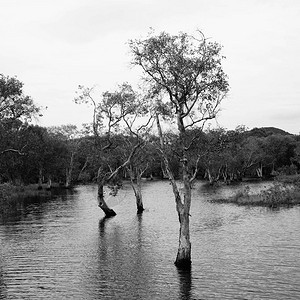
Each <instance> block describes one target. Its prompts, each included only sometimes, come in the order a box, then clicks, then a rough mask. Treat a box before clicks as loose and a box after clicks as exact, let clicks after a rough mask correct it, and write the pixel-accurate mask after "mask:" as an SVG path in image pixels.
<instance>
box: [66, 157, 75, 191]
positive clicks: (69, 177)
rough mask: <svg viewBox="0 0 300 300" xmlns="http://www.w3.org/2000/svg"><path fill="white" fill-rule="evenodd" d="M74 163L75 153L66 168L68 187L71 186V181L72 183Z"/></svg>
mask: <svg viewBox="0 0 300 300" xmlns="http://www.w3.org/2000/svg"><path fill="white" fill-rule="evenodd" d="M73 164H74V153H72V155H71V159H70V164H69V167H68V168H67V169H66V184H65V187H66V188H67V189H68V188H70V187H71V183H72V170H73Z"/></svg>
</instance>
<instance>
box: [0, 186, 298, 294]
mask: <svg viewBox="0 0 300 300" xmlns="http://www.w3.org/2000/svg"><path fill="white" fill-rule="evenodd" d="M230 192H232V191H231V190H230V189H228V188H225V189H224V190H218V191H211V190H206V189H204V188H203V186H202V185H201V183H198V184H197V185H196V187H195V188H194V190H193V193H194V199H193V204H192V210H191V215H192V217H191V236H192V259H193V265H192V269H191V270H190V271H185V272H183V271H178V270H177V269H176V268H175V266H174V264H173V261H174V259H175V256H176V250H177V243H178V217H177V215H176V211H175V204H174V200H173V195H172V190H171V188H170V185H169V184H168V183H167V182H147V183H146V184H145V186H144V202H145V207H146V211H145V212H144V214H143V215H142V216H137V215H136V213H135V204H134V197H133V193H132V191H131V190H130V188H129V187H128V186H125V187H124V189H123V190H121V191H120V193H119V195H118V196H117V198H111V199H109V200H108V202H109V203H110V204H111V205H114V209H115V210H116V212H117V213H118V215H117V216H116V217H115V218H111V219H103V214H102V212H101V211H100V210H99V209H98V207H97V203H96V188H95V187H94V186H80V187H78V188H77V192H76V193H69V194H67V195H63V196H61V197H58V198H56V199H54V200H51V201H48V202H33V203H31V204H29V205H24V206H23V207H22V209H20V210H19V211H17V212H15V213H14V214H11V215H10V216H6V217H5V218H2V220H0V243H1V248H0V249H1V250H0V251H1V252H0V254H1V258H0V299H272V300H276V299H278V300H279V299H280V300H281V299H300V288H299V282H300V207H299V206H298V207H294V208H289V209H279V210H270V209H267V208H259V207H256V208H254V207H240V206H235V205H229V204H214V203H210V202H207V201H206V200H207V199H211V198H212V197H216V196H219V195H220V194H222V193H223V194H228V193H230Z"/></svg>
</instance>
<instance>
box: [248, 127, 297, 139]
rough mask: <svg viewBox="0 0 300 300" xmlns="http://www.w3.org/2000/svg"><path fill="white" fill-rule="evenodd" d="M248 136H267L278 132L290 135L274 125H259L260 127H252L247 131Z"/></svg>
mask: <svg viewBox="0 0 300 300" xmlns="http://www.w3.org/2000/svg"><path fill="white" fill-rule="evenodd" d="M247 134H248V135H249V136H256V137H267V136H269V135H273V134H280V135H292V134H291V133H289V132H286V131H284V130H282V129H279V128H276V127H260V128H253V129H251V130H249V131H248V132H247Z"/></svg>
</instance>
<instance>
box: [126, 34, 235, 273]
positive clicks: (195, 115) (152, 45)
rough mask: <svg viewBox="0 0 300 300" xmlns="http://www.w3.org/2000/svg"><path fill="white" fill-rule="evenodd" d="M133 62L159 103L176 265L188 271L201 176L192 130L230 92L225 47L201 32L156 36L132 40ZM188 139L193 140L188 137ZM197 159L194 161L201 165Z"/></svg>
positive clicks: (195, 138) (195, 137) (215, 108)
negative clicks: (171, 126)
mask: <svg viewBox="0 0 300 300" xmlns="http://www.w3.org/2000/svg"><path fill="white" fill-rule="evenodd" d="M130 47H131V50H132V53H133V64H135V65H138V66H140V67H142V69H143V71H144V75H145V79H146V82H147V83H149V84H150V87H151V90H152V91H154V94H156V95H157V96H156V97H153V98H152V100H153V102H154V101H157V102H159V107H160V109H158V110H157V112H156V121H157V127H158V133H159V137H160V151H161V154H162V157H163V160H164V164H165V167H166V170H167V173H168V176H169V179H170V182H171V185H172V188H173V193H174V196H175V203H176V209H177V213H178V217H179V222H180V232H179V247H178V252H177V257H176V261H175V264H176V265H177V266H178V267H183V268H185V267H190V264H191V242H190V231H189V217H190V207H191V198H192V195H191V183H192V181H193V179H194V178H195V175H196V172H197V165H193V166H192V165H191V159H190V156H189V150H190V149H191V147H192V145H193V143H194V142H196V141H197V138H198V137H197V135H195V136H194V138H192V139H191V138H190V136H189V134H188V132H189V131H190V130H191V129H193V128H196V127H199V128H200V129H202V128H203V126H204V124H205V122H206V121H208V120H210V119H214V118H215V117H216V114H217V112H218V109H219V105H220V103H221V100H222V99H223V98H224V97H225V95H226V93H227V92H228V88H229V86H228V82H227V76H226V75H225V73H224V71H223V69H222V66H221V61H222V58H223V57H222V56H221V54H220V51H221V46H220V45H219V44H218V43H213V42H208V41H207V40H206V39H205V37H204V35H203V34H202V33H201V32H198V33H197V36H191V35H188V34H186V33H179V34H178V35H170V34H168V33H165V32H162V33H160V34H158V35H155V34H154V33H153V32H152V33H151V34H150V36H149V37H148V38H146V39H144V40H132V41H130ZM164 113H168V115H169V117H170V118H171V120H173V121H175V122H176V124H177V130H178V138H179V145H180V148H179V149H178V151H177V152H178V153H177V155H178V158H179V160H180V163H181V170H182V174H181V179H182V182H183V189H182V190H183V193H182V194H181V193H180V191H179V187H178V185H177V183H176V181H175V178H174V174H173V173H172V171H171V168H170V164H169V160H168V157H167V155H166V153H165V148H166V145H165V140H164V136H163V132H162V128H161V123H160V122H161V120H160V114H164ZM187 136H189V138H188V139H187ZM198 161H199V160H198V159H197V160H196V163H198Z"/></svg>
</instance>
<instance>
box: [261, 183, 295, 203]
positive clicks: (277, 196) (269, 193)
mask: <svg viewBox="0 0 300 300" xmlns="http://www.w3.org/2000/svg"><path fill="white" fill-rule="evenodd" d="M259 196H260V198H261V199H262V201H263V203H264V204H265V205H267V206H270V207H275V206H278V205H282V204H290V203H291V202H292V201H293V198H294V196H295V195H294V188H292V187H288V186H287V185H286V184H281V183H279V182H276V183H274V184H273V186H271V187H270V188H268V189H267V190H264V191H261V192H260V194H259Z"/></svg>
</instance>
